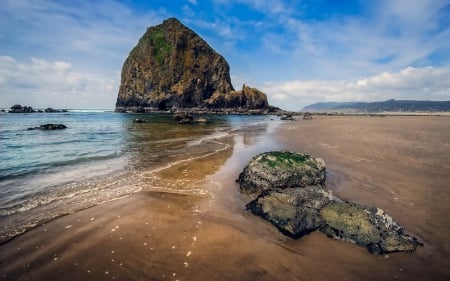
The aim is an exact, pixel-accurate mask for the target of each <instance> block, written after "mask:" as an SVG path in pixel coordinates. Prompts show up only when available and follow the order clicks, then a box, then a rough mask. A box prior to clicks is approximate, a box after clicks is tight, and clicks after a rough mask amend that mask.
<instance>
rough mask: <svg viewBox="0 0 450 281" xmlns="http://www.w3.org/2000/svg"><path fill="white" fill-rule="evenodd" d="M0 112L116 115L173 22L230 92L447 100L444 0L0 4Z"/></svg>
mask: <svg viewBox="0 0 450 281" xmlns="http://www.w3.org/2000/svg"><path fill="white" fill-rule="evenodd" d="M1 2H2V5H1V6H0V107H5V108H9V107H10V106H11V105H13V104H15V103H20V104H27V105H31V106H34V107H38V108H39V107H47V106H52V107H56V108H114V105H115V101H116V98H117V92H118V87H119V83H120V71H121V67H122V64H123V62H124V60H125V58H126V57H127V55H128V53H129V51H130V50H131V49H132V48H133V47H134V46H135V45H136V43H137V41H138V39H139V38H140V37H141V36H142V34H143V33H144V32H145V30H146V28H147V27H148V26H152V25H156V24H159V23H161V22H162V21H163V20H164V19H166V18H168V17H177V18H178V19H179V20H181V21H182V22H183V23H184V24H185V25H187V26H188V27H190V28H191V29H192V30H194V31H195V32H197V33H198V34H199V35H200V36H202V37H203V38H204V39H205V40H206V41H207V42H208V43H209V44H210V45H211V46H212V47H213V48H214V49H215V50H216V51H217V52H219V53H220V54H222V55H223V56H224V57H225V59H226V60H227V61H228V63H229V64H230V68H231V76H232V77H231V78H232V82H233V85H234V87H235V88H236V89H239V88H240V87H241V86H242V84H243V83H246V84H247V85H250V86H252V87H257V88H259V89H260V90H262V91H264V92H265V93H266V94H267V95H268V98H269V102H270V103H271V104H272V105H275V106H279V107H281V108H284V109H289V110H300V109H301V108H302V107H303V106H305V105H308V104H311V103H314V102H319V101H379V100H387V99H391V98H394V99H428V100H450V2H449V1H448V0H377V1H370V0H340V1H336V0H315V1H313V0H271V1H266V0H212V1H203V0H185V1H181V0H179V1H173V0H172V1H165V0H153V1H143V0H142V1H132V0H124V1H114V0H103V1H100V0H99V1H81V0H72V1H69V0H67V1H56V0H55V1H51V0H1Z"/></svg>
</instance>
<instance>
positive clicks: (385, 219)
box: [237, 151, 421, 254]
mask: <svg viewBox="0 0 450 281" xmlns="http://www.w3.org/2000/svg"><path fill="white" fill-rule="evenodd" d="M237 181H238V182H239V183H240V188H241V192H242V193H245V194H256V195H257V197H256V199H254V200H252V201H251V202H250V203H248V204H247V209H248V210H250V211H251V212H252V213H253V214H255V215H258V216H260V217H262V218H264V219H266V220H268V221H269V222H270V223H272V224H273V225H274V226H276V227H277V228H278V229H279V230H280V231H281V232H282V233H284V234H286V235H288V236H290V237H293V238H299V237H302V236H303V235H305V234H308V233H310V232H312V231H315V230H320V231H321V232H323V233H325V234H326V235H327V236H329V237H332V238H336V239H341V240H345V241H349V242H352V243H355V244H357V245H360V246H363V247H365V248H367V249H368V250H369V252H371V253H375V254H383V253H390V252H398V251H414V250H415V249H416V247H417V246H418V245H421V243H420V242H419V241H417V239H416V238H414V237H411V236H408V235H406V234H404V231H403V228H402V227H401V226H400V225H398V224H397V223H396V222H395V221H393V219H392V218H391V217H390V216H389V215H387V214H386V213H384V212H383V211H382V210H381V209H379V208H369V207H366V206H362V205H358V204H354V203H348V202H343V201H342V200H340V199H338V198H336V197H333V196H332V194H331V192H329V191H326V190H325V189H324V188H323V184H324V181H325V162H324V161H323V160H322V159H320V158H315V157H312V156H309V155H305V154H299V153H291V152H285V151H284V152H279V151H273V152H266V153H262V154H260V155H258V156H256V157H254V158H253V159H252V160H251V161H250V163H249V164H248V165H247V166H246V167H245V168H244V171H243V172H242V173H241V174H240V175H239V179H238V180H237Z"/></svg>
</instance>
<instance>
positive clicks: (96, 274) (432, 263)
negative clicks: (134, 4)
mask: <svg viewBox="0 0 450 281" xmlns="http://www.w3.org/2000/svg"><path fill="white" fill-rule="evenodd" d="M411 118H413V119H411ZM449 121H450V120H449V119H448V117H427V118H422V117H387V118H369V117H365V116H364V117H361V116H360V117H356V116H344V117H337V116H319V117H316V116H314V119H313V120H308V121H302V120H300V121H297V122H286V123H283V124H281V125H280V126H279V127H277V126H274V128H273V129H270V128H269V129H267V128H262V130H261V131H260V132H255V131H249V132H244V133H243V134H242V135H238V136H237V137H236V138H235V139H234V140H232V141H230V147H228V148H227V149H224V150H221V151H219V152H218V153H216V154H214V155H210V156H206V157H203V158H199V159H195V160H193V162H191V163H189V165H187V163H180V164H179V165H174V166H171V167H170V169H168V170H163V171H161V172H160V174H159V176H160V177H159V179H161V183H162V184H164V180H163V179H164V177H173V176H175V175H176V176H178V177H179V179H180V180H181V179H182V178H185V177H186V176H185V174H188V175H189V176H188V178H189V179H188V180H191V181H192V182H196V184H202V185H203V186H206V190H207V191H208V192H207V193H205V194H184V193H181V194H180V193H176V192H168V191H167V190H165V192H164V189H163V190H156V189H155V190H152V191H141V192H138V193H135V194H132V195H130V196H128V197H126V198H122V199H118V200H114V201H111V202H108V203H105V204H101V205H97V206H94V207H92V208H89V209H85V210H82V211H79V212H76V213H73V214H69V215H67V216H64V217H60V218H58V219H55V220H52V221H50V222H49V223H46V224H44V225H42V226H40V227H37V228H35V229H32V230H31V231H29V232H27V233H25V234H23V235H21V236H19V237H17V238H15V239H14V240H12V241H10V242H8V243H6V244H3V245H0V268H1V269H0V280H114V279H115V280H254V279H255V278H258V279H261V280H363V279H364V280H387V279H396V280H412V278H413V279H420V280H447V279H448V277H449V276H450V270H449V268H448V266H447V264H446V262H447V260H448V258H449V253H450V246H449V241H448V237H450V233H449V232H450V231H449V230H448V227H447V217H446V216H447V214H448V213H449V211H450V210H449V207H448V206H449V205H450V204H448V203H449V197H448V194H447V193H446V183H448V181H449V178H448V173H447V171H448V170H449V169H450V167H449V165H450V163H449V162H450V160H449V158H448V156H449V155H448V151H450V147H449V146H450V140H449V136H448V133H447V134H446V132H449V131H450V128H449V126H450V125H448V124H450V122H449ZM269 123H270V122H269ZM273 149H285V150H292V151H297V152H305V153H309V154H312V155H315V156H318V157H321V158H323V159H324V160H325V162H326V163H327V169H328V179H327V185H328V188H330V189H331V190H333V192H334V193H335V194H336V195H337V196H338V197H340V198H342V199H344V200H349V201H354V202H358V203H362V204H366V205H371V206H378V207H381V208H383V209H384V210H385V211H387V212H388V213H389V214H390V215H392V217H393V218H394V220H396V221H398V222H399V223H400V224H401V225H403V226H404V227H405V229H406V231H408V232H411V233H413V234H414V235H417V236H419V237H420V238H421V239H422V240H423V241H424V242H425V246H424V247H421V248H419V249H418V250H417V252H416V253H393V254H390V255H387V256H374V255H371V254H370V253H368V252H367V251H366V250H365V249H362V248H360V247H358V246H355V245H352V244H350V243H346V242H341V241H336V240H331V239H328V238H327V237H325V236H324V235H323V234H320V233H312V234H310V235H308V236H305V237H302V238H301V239H299V240H292V239H290V238H287V237H285V236H283V235H282V234H280V233H279V232H278V231H277V230H276V229H275V228H273V227H272V226H271V225H270V224H269V223H267V222H265V221H263V220H261V219H259V218H257V217H255V216H253V215H251V214H249V213H247V212H246V211H245V210H244V206H245V202H246V200H245V198H244V197H243V195H241V194H240V193H239V190H238V187H237V184H236V183H235V182H234V180H235V179H236V178H237V176H238V174H239V172H240V171H241V170H242V168H243V167H244V166H245V165H246V163H247V162H248V160H249V159H250V158H251V157H252V156H254V155H256V154H257V153H259V152H263V151H265V150H273ZM446 157H447V158H446ZM186 170H189V173H184V174H183V173H182V172H183V171H186ZM186 182H187V180H185V181H184V182H183V184H186ZM411 203H412V204H411Z"/></svg>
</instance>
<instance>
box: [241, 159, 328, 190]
mask: <svg viewBox="0 0 450 281" xmlns="http://www.w3.org/2000/svg"><path fill="white" fill-rule="evenodd" d="M324 181H325V162H324V161H323V160H322V159H320V158H315V157H312V156H309V155H306V154H301V153H292V152H287V151H273V152H266V153H262V154H260V155H257V156H256V157H254V158H253V159H252V160H251V161H250V162H249V164H248V165H247V166H246V167H245V168H244V170H243V171H242V173H241V174H240V175H239V178H238V182H239V184H240V187H241V191H242V192H243V193H247V194H248V193H254V192H261V191H264V190H271V189H285V188H290V187H305V186H308V185H322V184H323V183H324Z"/></svg>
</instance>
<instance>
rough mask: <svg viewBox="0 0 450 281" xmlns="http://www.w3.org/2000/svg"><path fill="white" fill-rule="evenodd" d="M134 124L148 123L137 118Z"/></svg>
mask: <svg viewBox="0 0 450 281" xmlns="http://www.w3.org/2000/svg"><path fill="white" fill-rule="evenodd" d="M133 123H146V121H145V120H142V119H139V118H136V119H133Z"/></svg>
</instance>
